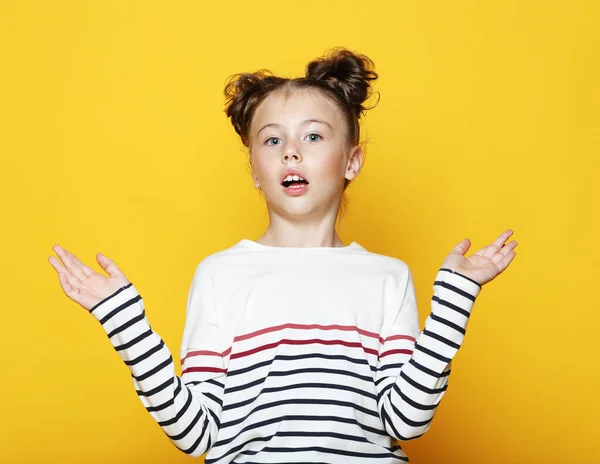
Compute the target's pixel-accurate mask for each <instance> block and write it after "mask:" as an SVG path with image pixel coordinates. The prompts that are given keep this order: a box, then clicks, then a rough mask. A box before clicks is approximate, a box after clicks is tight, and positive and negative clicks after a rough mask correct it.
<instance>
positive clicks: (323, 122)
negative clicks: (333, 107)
mask: <svg viewBox="0 0 600 464" xmlns="http://www.w3.org/2000/svg"><path fill="white" fill-rule="evenodd" d="M310 122H318V123H320V124H325V125H327V126H329V128H330V129H333V127H331V124H329V123H328V122H327V121H324V120H322V119H305V120H304V121H302V122H301V123H300V124H302V125H304V124H308V123H310ZM280 126H281V124H277V123H274V122H272V123H269V124H265V125H264V126H262V127H261V128H260V129H259V131H258V132H257V133H256V135H258V134H260V131H261V130H263V129H266V128H267V127H280Z"/></svg>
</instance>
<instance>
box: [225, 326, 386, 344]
mask: <svg viewBox="0 0 600 464" xmlns="http://www.w3.org/2000/svg"><path fill="white" fill-rule="evenodd" d="M283 329H300V330H310V329H321V330H346V331H351V332H358V333H359V334H361V335H365V336H367V337H371V338H376V339H378V340H379V341H380V342H381V341H382V339H381V337H379V335H378V334H376V333H375V332H370V331H368V330H364V329H359V328H358V327H356V326H355V325H337V324H334V325H321V324H291V323H290V324H281V325H276V326H273V327H266V328H264V329H260V330H256V331H255V332H250V333H248V334H245V335H238V336H237V337H235V338H234V339H233V342H234V343H235V342H239V341H242V340H248V339H250V338H254V337H257V336H259V335H262V334H266V333H270V332H277V331H278V330H283Z"/></svg>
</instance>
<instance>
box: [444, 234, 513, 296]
mask: <svg viewBox="0 0 600 464" xmlns="http://www.w3.org/2000/svg"><path fill="white" fill-rule="evenodd" d="M512 234H513V231H512V230H510V229H507V230H506V231H504V233H502V234H501V235H500V236H499V237H498V238H497V239H496V240H495V241H494V243H492V244H491V245H488V246H486V247H484V248H482V249H481V250H479V251H478V252H476V253H475V254H473V255H471V256H469V257H468V258H465V256H464V254H465V253H466V252H467V250H468V249H469V247H470V246H471V241H470V240H469V239H468V238H466V239H464V240H463V241H462V242H460V243H459V244H458V245H456V246H455V247H454V248H453V249H452V251H451V252H450V254H449V255H448V257H447V258H446V259H445V260H444V262H443V263H442V266H441V267H445V268H449V269H452V270H453V271H456V272H459V273H461V274H463V275H465V276H467V277H469V278H470V279H473V280H474V281H475V282H478V283H479V285H483V284H485V283H487V282H489V281H491V280H492V279H494V278H495V277H496V276H498V275H499V274H500V273H501V272H502V271H504V270H505V269H506V268H507V267H508V265H509V264H510V262H511V261H512V260H513V258H514V257H515V256H516V255H517V254H516V253H515V252H514V251H513V249H514V248H515V247H516V246H517V242H516V241H514V240H513V241H511V242H510V243H508V244H505V242H506V240H507V239H508V237H510V236H511V235H512Z"/></svg>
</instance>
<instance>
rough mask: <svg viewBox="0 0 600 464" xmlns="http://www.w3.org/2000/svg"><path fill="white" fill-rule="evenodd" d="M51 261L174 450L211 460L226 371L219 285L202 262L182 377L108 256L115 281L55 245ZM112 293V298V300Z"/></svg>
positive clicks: (186, 332) (190, 298)
mask: <svg viewBox="0 0 600 464" xmlns="http://www.w3.org/2000/svg"><path fill="white" fill-rule="evenodd" d="M55 251H56V252H57V254H59V256H60V257H61V259H62V260H63V262H64V265H63V264H62V263H60V262H59V261H58V260H57V259H56V258H54V257H51V258H50V263H51V264H52V265H53V266H54V268H55V269H56V270H57V271H58V273H59V278H60V282H61V285H62V287H63V290H64V291H65V293H66V294H67V296H69V297H70V298H71V299H73V300H74V301H75V302H77V303H79V304H81V305H82V306H83V307H84V308H86V309H88V310H89V313H90V314H91V315H92V316H94V317H95V318H96V319H97V320H98V321H99V322H100V324H101V325H102V328H103V329H104V330H105V331H106V333H107V335H108V338H109V340H110V343H111V344H112V346H113V347H114V349H115V350H116V352H117V353H118V355H119V356H120V357H121V359H122V360H123V361H124V363H125V365H126V366H127V368H128V369H129V371H130V372H131V377H132V380H133V385H134V387H135V390H136V392H137V394H138V396H139V398H140V400H141V402H142V404H143V405H144V407H145V408H146V410H147V411H148V412H149V413H150V415H151V416H152V417H153V418H154V420H155V421H156V422H157V423H158V425H159V426H160V427H161V428H162V429H163V431H164V432H165V433H166V434H167V436H168V437H169V439H170V440H171V441H172V442H173V444H174V445H175V446H176V447H177V448H179V449H180V450H182V451H183V452H184V453H187V454H189V455H191V456H200V455H202V454H204V453H205V452H206V451H207V450H208V449H209V448H210V447H211V444H212V443H214V441H215V437H216V434H217V430H218V428H219V417H220V414H221V398H222V394H223V389H224V383H223V379H224V377H225V372H226V369H225V366H224V365H223V356H222V355H221V352H220V346H219V339H218V333H217V326H216V318H215V311H214V305H213V301H214V298H213V294H212V283H211V279H210V277H209V276H208V275H207V273H206V272H205V270H204V269H205V266H204V265H203V263H200V265H199V266H198V267H197V269H196V272H195V275H194V278H193V280H192V285H191V288H190V292H189V296H188V301H187V315H186V324H185V328H184V337H183V341H182V346H181V354H182V359H183V360H182V367H183V373H182V375H181V377H178V376H177V375H176V373H175V366H174V363H173V358H172V356H171V353H170V352H169V349H168V348H167V346H166V345H165V343H164V341H163V340H162V339H161V337H160V336H159V335H158V334H157V333H156V332H155V331H154V330H153V329H152V327H151V326H150V323H149V322H148V319H147V318H146V313H145V310H144V301H143V299H142V298H141V296H140V294H139V293H138V291H137V289H136V288H135V287H134V286H133V284H132V283H130V282H129V281H128V280H127V279H126V278H125V276H124V275H123V274H122V272H121V271H120V270H119V269H118V268H117V266H116V265H115V264H114V263H113V262H112V261H110V260H109V259H108V258H106V257H104V256H103V255H99V258H98V262H99V263H100V265H101V266H102V267H103V268H104V270H105V271H106V272H107V273H108V274H109V275H110V277H108V278H107V277H106V276H103V275H101V274H99V273H96V272H95V271H93V270H92V269H91V268H89V267H87V266H85V265H84V264H83V263H81V261H79V260H78V259H77V258H76V257H75V256H74V255H73V254H72V253H70V252H68V251H66V250H63V249H62V248H60V247H58V246H57V247H55ZM105 295H108V296H105Z"/></svg>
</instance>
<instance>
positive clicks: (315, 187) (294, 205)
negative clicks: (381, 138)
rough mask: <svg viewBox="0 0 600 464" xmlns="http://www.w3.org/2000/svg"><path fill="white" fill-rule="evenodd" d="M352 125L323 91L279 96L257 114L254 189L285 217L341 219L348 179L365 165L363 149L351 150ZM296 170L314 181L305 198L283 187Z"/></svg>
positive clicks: (252, 159)
mask: <svg viewBox="0 0 600 464" xmlns="http://www.w3.org/2000/svg"><path fill="white" fill-rule="evenodd" d="M346 131H347V128H346V122H345V120H344V118H343V115H342V112H341V111H340V110H339V109H338V108H337V106H336V105H335V103H333V102H332V101H331V100H329V99H328V98H326V97H325V96H323V95H322V94H321V93H319V91H318V90H310V89H297V90H294V91H293V92H292V93H290V94H289V95H287V96H286V95H285V94H284V93H282V92H274V93H272V94H270V95H269V96H268V97H266V98H265V99H264V100H263V101H262V103H261V104H260V105H259V106H258V108H257V109H256V111H255V113H254V118H253V120H252V124H251V128H250V162H251V165H252V174H253V177H254V186H255V187H256V188H258V187H260V188H261V189H262V191H263V194H264V196H265V200H266V202H267V205H268V206H269V208H270V209H271V210H272V211H274V212H276V213H277V214H278V215H280V216H288V217H289V216H296V217H297V216H303V217H304V218H305V219H306V218H314V219H318V218H320V217H323V215H326V214H332V215H333V216H334V217H335V216H336V215H337V210H338V208H339V204H340V201H341V197H342V194H343V191H344V179H349V180H351V179H354V177H356V175H357V174H358V171H359V169H360V166H361V164H362V152H361V149H360V147H359V146H355V147H352V148H351V149H350V150H347V146H346V145H347V142H346V133H347V132H346ZM290 168H295V169H298V170H299V171H300V172H301V173H302V174H303V175H302V177H304V179H305V180H306V181H308V185H306V186H305V190H304V191H303V192H301V193H299V194H298V193H295V194H294V193H293V192H290V191H289V190H288V189H286V188H285V187H284V186H283V185H282V181H283V179H284V177H285V171H286V170H288V169H290Z"/></svg>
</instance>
